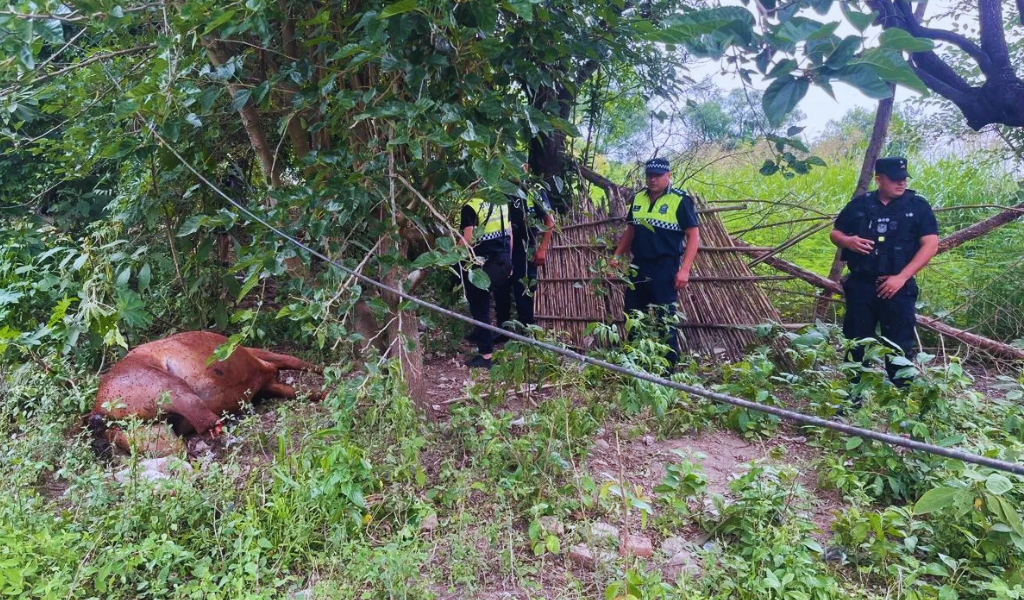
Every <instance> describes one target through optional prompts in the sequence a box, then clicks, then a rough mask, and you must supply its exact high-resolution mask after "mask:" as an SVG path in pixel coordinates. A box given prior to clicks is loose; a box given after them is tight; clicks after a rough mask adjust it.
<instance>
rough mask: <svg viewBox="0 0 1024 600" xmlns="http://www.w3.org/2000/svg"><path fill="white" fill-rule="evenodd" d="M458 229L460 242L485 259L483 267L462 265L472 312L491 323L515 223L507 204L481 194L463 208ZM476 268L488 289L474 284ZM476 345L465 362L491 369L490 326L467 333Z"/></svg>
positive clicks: (506, 273) (505, 273) (508, 268)
mask: <svg viewBox="0 0 1024 600" xmlns="http://www.w3.org/2000/svg"><path fill="white" fill-rule="evenodd" d="M459 229H460V230H461V231H462V240H461V243H462V244H464V245H466V246H468V247H471V248H472V249H473V254H474V255H475V256H477V257H478V258H481V259H483V261H484V263H483V266H466V265H463V266H462V287H463V289H464V290H465V292H466V302H467V303H468V304H469V313H470V314H471V315H472V316H473V318H474V319H476V320H477V321H482V322H484V323H488V324H489V323H490V322H491V292H492V291H494V290H498V289H500V288H501V287H502V286H504V285H505V283H506V281H507V280H508V277H509V275H510V274H511V273H512V257H511V252H512V224H511V222H510V221H509V216H508V205H506V204H494V203H491V202H488V201H487V200H484V199H483V198H480V197H473V198H470V199H469V200H468V201H467V202H466V204H465V205H463V207H462V211H461V214H460V222H459ZM473 269H483V271H484V272H485V273H487V277H488V279H489V280H490V284H489V286H488V287H487V289H481V288H479V287H477V286H476V285H474V284H473V283H472V281H471V279H470V273H472V271H473ZM468 339H469V340H471V341H472V342H474V343H475V344H476V347H477V353H478V354H477V355H476V356H474V357H473V358H472V359H470V360H469V362H467V363H466V364H467V365H468V366H469V367H480V368H486V369H489V368H491V355H492V353H493V352H494V338H493V336H492V334H491V332H490V330H488V329H484V328H483V327H476V328H474V329H473V332H472V333H471V334H470V335H469V336H468Z"/></svg>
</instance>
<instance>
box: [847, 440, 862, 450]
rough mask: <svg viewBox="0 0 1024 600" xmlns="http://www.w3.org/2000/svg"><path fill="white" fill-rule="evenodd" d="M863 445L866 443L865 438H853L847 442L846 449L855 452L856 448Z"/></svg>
mask: <svg viewBox="0 0 1024 600" xmlns="http://www.w3.org/2000/svg"><path fill="white" fill-rule="evenodd" d="M863 443H864V438H860V437H852V438H850V439H848V440H846V449H847V450H853V449H854V448H857V447H859V446H860V445H861V444H863Z"/></svg>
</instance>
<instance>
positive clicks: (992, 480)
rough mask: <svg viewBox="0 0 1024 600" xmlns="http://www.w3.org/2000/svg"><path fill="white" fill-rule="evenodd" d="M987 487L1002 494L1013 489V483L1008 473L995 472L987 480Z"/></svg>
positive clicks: (997, 494)
mask: <svg viewBox="0 0 1024 600" xmlns="http://www.w3.org/2000/svg"><path fill="white" fill-rule="evenodd" d="M985 488H986V489H987V490H988V491H990V492H992V493H993V494H995V495H996V496H1002V495H1003V494H1005V493H1006V492H1008V491H1010V490H1012V489H1013V483H1011V482H1010V479H1009V478H1008V477H1007V476H1006V475H1001V474H999V473H993V474H991V475H989V476H988V479H986V480H985Z"/></svg>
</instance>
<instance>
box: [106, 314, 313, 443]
mask: <svg viewBox="0 0 1024 600" xmlns="http://www.w3.org/2000/svg"><path fill="white" fill-rule="evenodd" d="M225 342H227V338H225V337H224V336H222V335H218V334H216V333H212V332H209V331H187V332H185V333H178V334H175V335H172V336H170V337H167V338H164V339H162V340H157V341H155V342H149V343H148V344H142V345H141V346H138V347H136V348H135V349H134V350H132V351H131V352H129V353H128V354H127V355H126V356H125V357H124V358H123V359H121V360H120V361H119V362H117V363H116V364H115V365H114V366H113V368H111V369H110V371H109V372H107V374H106V375H104V376H103V378H102V379H101V380H100V387H99V390H98V391H97V393H96V403H95V404H94V405H93V409H92V412H91V413H90V414H89V419H88V423H89V429H90V430H92V431H93V432H94V433H97V434H102V435H103V437H105V438H106V439H107V440H108V441H110V442H113V443H115V444H117V445H118V446H119V447H121V448H122V449H125V450H127V449H128V446H129V443H130V441H129V440H128V438H127V436H126V435H125V434H124V432H122V431H120V430H119V429H117V428H115V427H110V428H109V429H108V428H107V427H106V426H105V424H104V423H105V421H104V419H105V418H109V419H124V418H127V417H136V418H139V419H144V420H151V419H158V418H166V419H167V421H169V422H170V423H171V425H172V426H173V428H174V432H175V433H177V434H178V435H182V434H187V433H192V432H198V433H204V432H207V431H211V430H212V432H214V433H216V432H217V431H219V424H220V418H221V416H222V415H224V414H227V413H237V412H239V411H240V410H241V408H242V405H243V404H244V403H246V402H250V401H252V400H256V399H259V398H272V397H279V398H294V397H295V390H294V389H293V388H292V387H291V386H289V385H285V384H283V383H281V382H279V381H278V380H277V376H278V372H279V371H281V370H282V369H295V370H299V371H319V369H318V368H317V367H315V366H313V365H311V364H309V363H307V362H305V361H303V360H299V359H298V358H295V357H294V356H288V355H287V354H276V353H274V352H268V351H266V350H259V349H257V348H246V347H243V346H239V347H238V348H236V349H235V351H234V352H232V353H231V356H230V357H228V359H227V360H224V361H214V362H209V359H210V357H211V356H212V355H213V351H214V350H215V349H216V348H217V347H218V346H220V345H222V344H224V343H225ZM208 362H209V364H207V363H208ZM155 431H156V430H154V433H152V434H149V435H148V439H147V440H145V441H144V442H143V443H144V444H148V446H149V449H148V451H149V453H156V454H167V453H170V452H171V451H173V450H174V448H173V446H169V443H168V439H167V436H161V434H160V433H155ZM163 431H166V428H164V429H163ZM161 437H162V439H161ZM172 443H174V442H172Z"/></svg>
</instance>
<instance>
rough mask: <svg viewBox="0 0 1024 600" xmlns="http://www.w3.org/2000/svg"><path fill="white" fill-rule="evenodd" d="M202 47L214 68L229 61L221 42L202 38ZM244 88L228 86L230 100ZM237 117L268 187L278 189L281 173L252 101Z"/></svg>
mask: <svg viewBox="0 0 1024 600" xmlns="http://www.w3.org/2000/svg"><path fill="white" fill-rule="evenodd" d="M202 41H203V46H204V47H205V48H206V54H207V56H209V57H210V62H212V63H213V64H214V66H217V67H220V66H223V65H225V64H227V62H228V61H229V60H230V59H231V57H230V56H229V55H228V54H229V53H228V51H227V49H226V48H225V47H224V44H222V43H221V42H218V41H215V40H213V39H210V38H207V37H204V38H203V40H202ZM245 89H246V88H245V87H244V86H241V85H239V84H237V83H229V84H228V93H230V94H231V99H232V100H234V99H235V98H236V97H237V96H238V94H239V93H240V92H242V91H243V90H245ZM238 116H239V118H241V120H242V127H244V128H245V133H246V134H248V136H249V143H250V144H251V145H252V148H253V150H255V151H256V156H258V157H259V159H260V166H261V167H262V168H263V175H264V177H266V178H267V181H268V182H269V183H270V187H272V188H279V187H281V173H280V169H279V168H278V166H277V164H276V163H275V161H274V153H273V151H272V150H271V148H270V144H269V143H268V142H267V133H266V131H264V130H263V125H261V124H260V114H259V110H258V109H257V108H256V105H254V104H253V103H252V100H248V99H247V100H246V101H245V103H244V104H242V106H241V107H240V108H239V109H238Z"/></svg>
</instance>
